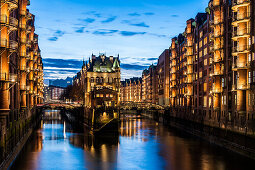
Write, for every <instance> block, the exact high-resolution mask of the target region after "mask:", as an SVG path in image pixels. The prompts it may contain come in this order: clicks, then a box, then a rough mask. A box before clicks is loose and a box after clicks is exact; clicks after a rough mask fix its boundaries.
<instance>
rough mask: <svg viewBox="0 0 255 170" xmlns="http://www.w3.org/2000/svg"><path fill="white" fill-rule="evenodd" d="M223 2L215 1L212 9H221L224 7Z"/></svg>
mask: <svg viewBox="0 0 255 170" xmlns="http://www.w3.org/2000/svg"><path fill="white" fill-rule="evenodd" d="M222 5H223V4H222V1H221V0H213V2H212V8H213V9H216V8H219V7H220V6H222Z"/></svg>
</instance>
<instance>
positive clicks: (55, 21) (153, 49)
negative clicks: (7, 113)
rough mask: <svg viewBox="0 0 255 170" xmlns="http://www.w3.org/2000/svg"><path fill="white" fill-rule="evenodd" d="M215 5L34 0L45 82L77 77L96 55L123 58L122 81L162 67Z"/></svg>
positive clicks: (190, 0)
mask: <svg viewBox="0 0 255 170" xmlns="http://www.w3.org/2000/svg"><path fill="white" fill-rule="evenodd" d="M208 1H209V0H125V1H124V0H31V5H30V6H29V9H30V12H32V13H33V14H35V15H36V23H35V25H36V33H37V34H39V45H40V48H41V51H42V57H43V62H44V74H45V79H56V78H66V77H67V76H71V77H72V76H74V75H75V73H76V72H78V71H79V70H80V68H81V65H82V60H83V58H84V59H85V60H88V58H89V57H90V56H91V54H92V53H94V54H96V55H98V54H99V53H106V55H107V56H109V55H113V56H117V54H120V59H121V63H122V65H121V67H122V78H129V77H133V76H141V73H142V70H143V69H144V68H146V67H147V66H148V65H150V64H151V63H156V62H157V58H158V56H159V55H160V54H161V53H162V52H163V50H164V49H166V48H169V46H170V42H171V41H170V40H171V38H172V37H174V36H176V35H178V34H179V33H181V32H183V31H184V29H185V24H186V20H188V19H190V18H194V17H195V16H196V14H197V12H204V11H205V7H206V6H207V5H208Z"/></svg>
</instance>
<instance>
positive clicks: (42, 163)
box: [10, 110, 255, 170]
mask: <svg viewBox="0 0 255 170" xmlns="http://www.w3.org/2000/svg"><path fill="white" fill-rule="evenodd" d="M10 169H17V170H22V169H24V170H30V169H31V170H33V169H68V170H69V169H71V170H72V169H102V170H106V169H155V170H159V169H170V170H225V169H226V170H239V169H243V170H244V169H245V170H246V169H255V161H253V160H251V159H248V158H246V157H243V156H240V155H238V154H235V153H233V152H231V151H228V150H225V149H223V148H220V147H217V146H215V145H213V144H210V143H208V142H205V141H203V140H201V139H199V138H196V137H192V136H190V135H187V134H185V133H183V132H181V131H177V130H173V129H169V128H167V127H164V126H162V125H161V124H158V123H157V122H155V121H152V120H149V119H144V118H143V119H142V118H134V117H130V116H129V117H125V118H123V119H122V120H121V123H120V133H119V135H118V136H104V137H100V138H94V137H91V136H90V135H88V134H86V133H80V132H79V131H76V130H73V129H72V126H71V125H70V124H68V123H67V122H66V121H64V120H63V119H62V117H61V115H60V112H59V111H57V110H47V111H45V113H44V118H43V120H42V122H41V125H40V128H39V129H38V130H37V131H36V132H35V134H34V135H33V136H32V138H31V140H29V141H28V142H27V144H26V146H25V148H24V150H23V151H22V152H21V154H20V155H19V156H18V157H17V159H16V161H15V162H14V163H13V165H12V167H11V168H10Z"/></svg>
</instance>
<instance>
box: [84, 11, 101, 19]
mask: <svg viewBox="0 0 255 170" xmlns="http://www.w3.org/2000/svg"><path fill="white" fill-rule="evenodd" d="M82 14H85V15H94V16H95V17H97V18H100V17H101V14H100V13H97V12H96V11H89V12H84V13H82Z"/></svg>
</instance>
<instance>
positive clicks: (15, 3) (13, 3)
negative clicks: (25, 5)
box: [1, 0, 19, 9]
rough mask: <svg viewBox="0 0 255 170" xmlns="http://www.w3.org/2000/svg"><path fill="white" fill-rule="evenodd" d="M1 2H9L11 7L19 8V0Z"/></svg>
mask: <svg viewBox="0 0 255 170" xmlns="http://www.w3.org/2000/svg"><path fill="white" fill-rule="evenodd" d="M1 3H8V4H9V9H17V8H18V4H19V1H18V0H1Z"/></svg>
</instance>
